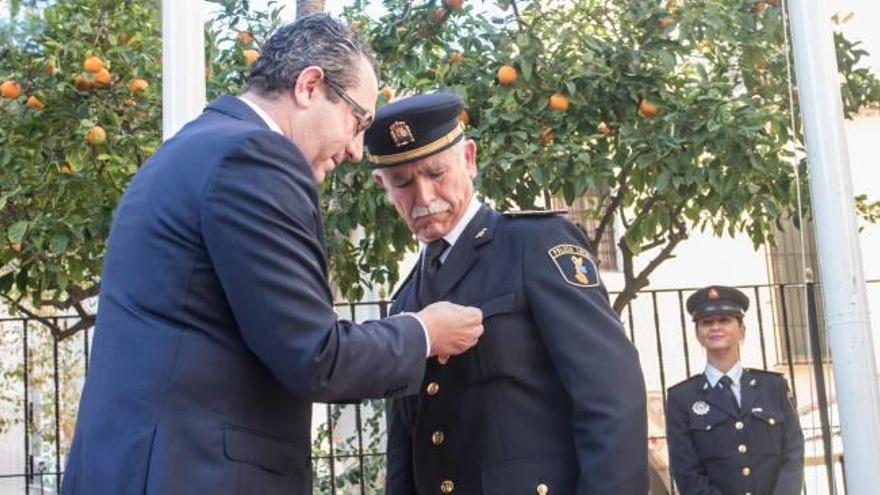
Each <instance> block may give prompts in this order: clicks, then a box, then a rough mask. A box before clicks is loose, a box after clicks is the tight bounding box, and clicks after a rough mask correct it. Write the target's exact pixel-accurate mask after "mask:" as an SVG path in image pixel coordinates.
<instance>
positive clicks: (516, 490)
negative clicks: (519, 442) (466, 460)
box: [482, 457, 577, 495]
mask: <svg viewBox="0 0 880 495" xmlns="http://www.w3.org/2000/svg"><path fill="white" fill-rule="evenodd" d="M576 481H577V471H576V468H575V464H574V460H573V459H569V458H565V457H559V458H553V457H550V458H540V459H523V460H521V461H515V462H509V463H505V464H501V465H497V466H492V467H489V468H487V469H486V470H485V471H483V475H482V482H483V493H484V494H485V495H519V494H522V495H533V494H534V493H542V492H543V493H549V494H555V493H558V494H565V493H569V494H570V493H574V492H575V483H576ZM540 485H544V487H545V488H546V491H545V490H544V489H542V488H538V487H539V486H540ZM539 490H540V491H539Z"/></svg>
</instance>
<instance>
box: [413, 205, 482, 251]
mask: <svg viewBox="0 0 880 495" xmlns="http://www.w3.org/2000/svg"><path fill="white" fill-rule="evenodd" d="M482 205H483V204H482V203H480V201H479V200H478V199H477V197H476V195H474V196H471V202H470V204H468V207H467V210H465V212H464V215H462V217H461V219H460V220H459V221H458V223H457V224H455V227H452V230H450V231H449V232H447V233H446V235H444V236H443V239H444V240H445V241H446V242H447V243H449V247H448V248H446V251H445V252H444V253H443V255H442V256H440V261H444V262H445V261H446V258H447V257H448V256H449V253H450V252H451V251H452V247H453V246H455V243H456V242H457V241H458V238H459V237H461V234H462V233H463V232H464V229H465V228H467V226H468V224H469V223H471V220H473V219H474V216H476V214H477V212H478V211H480V206H482ZM426 246H427V244H426V243H424V242H423V243H422V253H424V252H425V249H424V248H425V247H426Z"/></svg>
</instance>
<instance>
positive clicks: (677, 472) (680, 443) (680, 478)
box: [666, 391, 722, 495]
mask: <svg viewBox="0 0 880 495" xmlns="http://www.w3.org/2000/svg"><path fill="white" fill-rule="evenodd" d="M666 444H667V448H668V449H669V467H670V469H671V470H672V477H673V478H674V479H675V485H676V486H677V487H678V490H679V491H680V492H681V493H682V495H722V493H721V491H720V490H718V489H717V488H715V487H713V486H711V485H710V484H709V478H708V477H707V476H706V470H705V469H704V468H703V463H702V462H700V459H699V458H698V457H697V450H696V448H695V447H694V442H693V440H692V439H691V435H690V432H689V428H688V407H687V404H684V403H682V402H681V401H680V400H678V399H677V398H676V397H675V394H674V393H673V392H672V391H670V392H669V394H668V395H667V404H666Z"/></svg>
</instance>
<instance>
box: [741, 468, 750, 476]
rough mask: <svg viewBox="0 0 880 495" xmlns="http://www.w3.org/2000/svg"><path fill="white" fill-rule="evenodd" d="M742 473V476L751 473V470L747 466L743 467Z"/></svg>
mask: <svg viewBox="0 0 880 495" xmlns="http://www.w3.org/2000/svg"><path fill="white" fill-rule="evenodd" d="M742 474H743V476H748V475H750V474H752V470H751V469H749V468H747V467H744V468H743V470H742Z"/></svg>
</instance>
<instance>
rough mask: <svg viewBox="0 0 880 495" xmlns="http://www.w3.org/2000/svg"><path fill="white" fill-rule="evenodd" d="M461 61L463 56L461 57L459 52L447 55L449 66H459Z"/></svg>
mask: <svg viewBox="0 0 880 495" xmlns="http://www.w3.org/2000/svg"><path fill="white" fill-rule="evenodd" d="M462 60H464V55H462V54H461V52H452V53H450V54H449V63H451V64H460V63H461V61H462Z"/></svg>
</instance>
